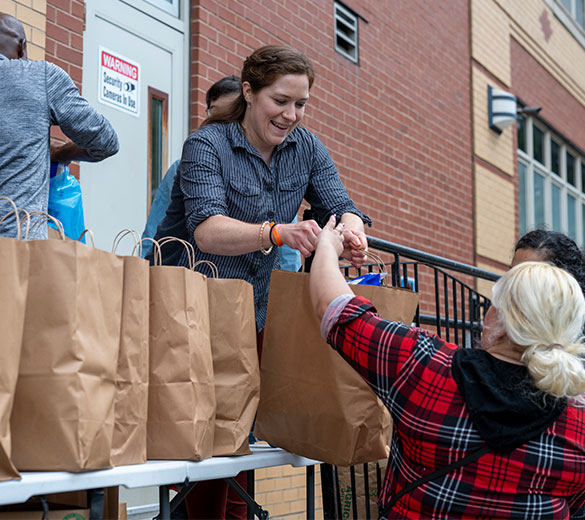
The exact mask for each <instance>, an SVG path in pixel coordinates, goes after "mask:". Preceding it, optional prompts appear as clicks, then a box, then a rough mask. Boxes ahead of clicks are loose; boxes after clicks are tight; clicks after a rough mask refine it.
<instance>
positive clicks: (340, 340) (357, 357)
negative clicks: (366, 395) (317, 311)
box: [327, 296, 420, 396]
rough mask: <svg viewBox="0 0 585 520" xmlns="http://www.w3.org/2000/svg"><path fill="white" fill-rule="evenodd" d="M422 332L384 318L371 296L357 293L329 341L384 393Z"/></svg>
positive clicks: (373, 387) (372, 385) (365, 377)
mask: <svg viewBox="0 0 585 520" xmlns="http://www.w3.org/2000/svg"><path fill="white" fill-rule="evenodd" d="M419 334H420V330H419V329H416V328H413V327H408V326H406V325H404V324H403V323H400V322H396V321H388V320H384V319H382V318H381V317H380V316H378V314H376V309H375V307H374V306H373V304H372V303H371V302H370V301H369V300H367V299H365V298H362V297H361V296H356V297H355V298H353V299H352V300H351V301H350V302H349V303H348V304H347V305H346V306H345V308H344V309H343V312H342V313H341V315H340V316H339V319H338V320H337V323H336V324H335V325H334V326H333V327H332V328H331V331H330V332H329V337H328V338H327V341H328V342H329V344H330V345H331V346H332V347H333V348H334V349H336V350H337V351H338V352H339V353H340V354H341V356H342V357H343V358H345V360H346V361H347V362H348V363H349V364H350V365H351V366H353V367H354V368H355V370H356V371H357V372H358V373H359V374H360V375H361V376H362V377H363V378H364V379H365V380H366V381H367V382H368V383H369V384H370V386H371V387H372V389H373V390H374V391H375V392H376V393H377V394H378V395H379V396H381V395H387V394H388V390H389V389H390V387H391V386H392V384H393V383H394V381H395V380H396V377H397V376H398V374H399V373H400V369H401V367H402V366H403V365H404V363H405V362H406V360H407V359H408V358H409V356H410V355H411V354H412V352H413V349H414V348H415V346H416V344H417V340H418V337H419Z"/></svg>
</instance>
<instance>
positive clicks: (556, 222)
mask: <svg viewBox="0 0 585 520" xmlns="http://www.w3.org/2000/svg"><path fill="white" fill-rule="evenodd" d="M518 209H519V227H520V235H523V234H524V233H526V232H527V231H529V230H531V229H537V228H546V229H552V230H554V231H561V232H562V233H566V234H568V235H569V236H570V237H571V238H572V239H573V240H575V241H576V242H577V243H579V244H581V245H583V244H585V154H580V153H579V152H578V151H577V150H575V149H574V148H573V147H572V146H571V145H570V143H568V142H566V140H563V139H562V137H561V136H560V135H558V134H556V133H555V132H553V131H551V130H550V129H548V128H546V127H545V126H543V125H541V124H540V123H539V122H538V121H536V120H535V119H533V118H526V117H523V118H522V121H521V124H519V125H518Z"/></svg>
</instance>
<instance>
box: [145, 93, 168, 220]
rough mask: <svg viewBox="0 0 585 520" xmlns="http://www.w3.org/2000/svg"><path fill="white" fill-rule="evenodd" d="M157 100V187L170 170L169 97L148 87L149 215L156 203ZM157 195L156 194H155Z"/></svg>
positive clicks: (147, 207) (147, 206)
mask: <svg viewBox="0 0 585 520" xmlns="http://www.w3.org/2000/svg"><path fill="white" fill-rule="evenodd" d="M153 99H154V100H157V101H158V102H160V104H161V129H160V133H161V139H160V141H161V143H160V144H161V150H160V159H161V161H160V162H161V164H160V179H159V183H158V186H157V189H158V187H159V186H160V184H161V183H162V180H163V177H164V175H165V172H166V171H167V170H168V168H169V95H168V94H167V93H166V92H162V91H160V90H157V89H155V88H154V87H150V86H149V87H148V190H147V199H146V200H147V203H146V212H147V215H148V213H149V212H150V208H151V206H152V202H153V201H154V197H153V193H152V176H153V173H154V172H153V155H154V154H153V145H154V143H153V139H152V128H153V121H152V101H153ZM155 195H156V194H155Z"/></svg>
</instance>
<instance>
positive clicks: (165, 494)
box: [158, 486, 171, 520]
mask: <svg viewBox="0 0 585 520" xmlns="http://www.w3.org/2000/svg"><path fill="white" fill-rule="evenodd" d="M158 499H159V504H160V513H159V518H160V520H171V503H170V501H169V486H159V488H158Z"/></svg>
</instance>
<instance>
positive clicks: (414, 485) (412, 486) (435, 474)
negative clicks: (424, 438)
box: [380, 446, 490, 520]
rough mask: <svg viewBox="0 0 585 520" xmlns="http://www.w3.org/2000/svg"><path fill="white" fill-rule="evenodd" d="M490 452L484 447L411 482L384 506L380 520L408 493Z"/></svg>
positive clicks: (487, 447)
mask: <svg viewBox="0 0 585 520" xmlns="http://www.w3.org/2000/svg"><path fill="white" fill-rule="evenodd" d="M488 451H490V448H489V446H482V447H481V448H479V449H477V450H475V451H472V452H471V453H470V454H469V455H467V456H465V457H463V458H461V459H458V460H456V461H455V462H453V463H452V464H449V465H448V466H444V467H442V468H440V469H438V470H437V471H433V472H432V473H429V474H428V475H425V476H424V477H421V478H419V479H418V480H415V481H413V482H411V483H410V484H407V485H406V486H404V487H403V488H402V489H401V490H400V491H399V492H398V493H396V494H395V495H394V496H393V497H392V498H391V499H390V502H388V503H387V504H386V505H385V506H384V508H383V509H382V511H380V520H383V519H384V518H386V516H387V515H388V513H389V512H390V510H391V509H392V507H394V504H396V502H398V500H400V498H402V497H403V496H404V495H406V493H410V492H411V491H412V490H413V489H416V488H417V487H419V486H422V485H423V484H426V483H427V482H429V481H431V480H435V479H436V478H439V477H442V476H443V475H446V474H447V473H450V472H451V471H453V470H454V469H457V468H460V467H461V466H465V464H469V463H470V462H473V461H474V460H476V459H479V457H481V456H482V455H484V454H485V453H487V452H488Z"/></svg>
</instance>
